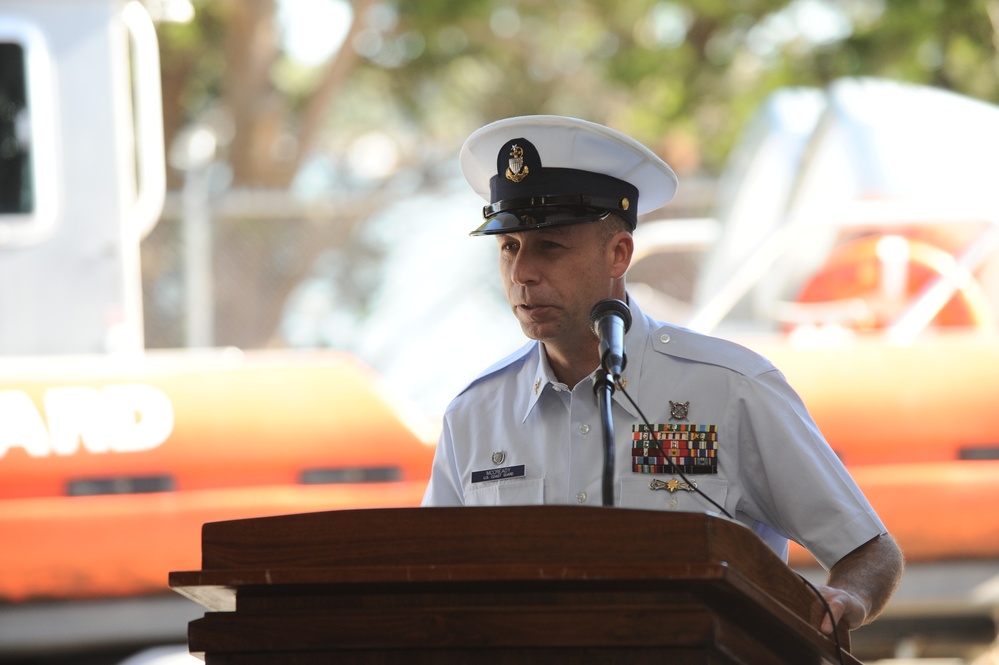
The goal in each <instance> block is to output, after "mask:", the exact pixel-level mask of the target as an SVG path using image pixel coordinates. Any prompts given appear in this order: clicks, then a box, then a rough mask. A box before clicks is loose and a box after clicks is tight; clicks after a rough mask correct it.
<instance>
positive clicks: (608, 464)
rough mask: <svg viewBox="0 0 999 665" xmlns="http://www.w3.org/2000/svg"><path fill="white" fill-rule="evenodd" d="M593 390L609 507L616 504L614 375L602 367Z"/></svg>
mask: <svg viewBox="0 0 999 665" xmlns="http://www.w3.org/2000/svg"><path fill="white" fill-rule="evenodd" d="M593 392H594V394H595V395H596V396H597V405H598V407H599V409H600V422H601V425H602V426H601V428H600V429H601V431H602V432H603V444H604V476H603V499H604V505H605V506H607V507H613V506H614V414H613V413H612V412H611V403H612V399H611V398H612V397H613V396H614V377H613V375H611V374H610V373H605V372H604V371H603V370H602V369H601V371H600V376H597V377H596V379H595V380H594V382H593Z"/></svg>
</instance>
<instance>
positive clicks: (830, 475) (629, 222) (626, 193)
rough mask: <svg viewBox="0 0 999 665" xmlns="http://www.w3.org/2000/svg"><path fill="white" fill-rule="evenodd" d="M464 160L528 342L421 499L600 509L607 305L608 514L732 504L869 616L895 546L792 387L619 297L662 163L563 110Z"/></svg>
mask: <svg viewBox="0 0 999 665" xmlns="http://www.w3.org/2000/svg"><path fill="white" fill-rule="evenodd" d="M461 166H462V170H463V172H464V174H465V177H466V179H467V180H468V182H469V184H471V186H472V187H473V189H475V190H476V191H477V192H478V193H479V194H481V195H482V196H483V198H485V199H486V200H487V201H488V202H489V205H488V206H486V207H485V209H484V211H483V216H484V218H485V222H484V223H483V224H482V226H480V227H479V228H478V229H477V230H476V231H474V232H473V233H472V235H492V236H495V238H496V240H497V242H498V247H499V252H500V273H501V276H502V279H503V284H504V288H505V290H506V294H507V298H508V300H509V302H510V306H511V308H512V309H513V312H514V314H515V315H516V316H517V319H518V320H519V321H520V324H521V327H522V329H523V331H524V334H525V335H526V336H527V337H529V338H530V339H531V340H534V341H533V342H531V343H529V344H527V345H526V346H525V347H523V348H522V349H521V350H520V351H518V352H516V353H514V354H513V355H511V356H510V357H508V358H505V359H504V360H502V361H500V362H498V363H497V364H495V365H493V366H492V367H490V368H489V369H487V370H486V371H485V372H484V373H483V374H482V375H481V376H480V377H479V378H478V379H476V380H475V381H474V382H473V383H472V384H471V385H470V386H468V387H467V388H466V389H465V390H464V391H463V392H462V393H461V394H459V395H458V397H456V398H455V399H454V401H453V402H452V403H451V405H450V406H449V407H448V409H447V412H446V414H445V417H444V429H443V433H442V435H441V439H440V442H439V444H438V447H437V453H436V457H435V461H434V467H433V473H432V476H431V479H430V484H429V486H428V487H427V492H426V496H425V497H424V505H426V506H457V505H466V506H473V505H474V506H485V505H524V504H545V503H547V504H580V505H601V487H602V484H601V482H602V473H603V462H602V460H603V441H602V428H601V417H600V410H599V406H598V400H597V398H596V397H595V395H594V378H595V377H596V378H598V379H599V378H600V377H605V376H606V372H605V371H603V370H601V369H600V367H601V355H600V350H599V347H598V342H597V339H596V338H595V337H594V334H593V332H592V330H591V325H590V314H591V311H592V310H593V307H594V305H595V304H596V303H598V302H600V301H602V300H605V299H609V298H613V299H618V300H621V301H625V302H627V304H628V307H629V309H630V313H631V318H632V321H633V323H632V324H631V327H630V329H629V330H628V332H627V334H626V335H625V348H626V349H627V364H626V366H625V369H624V371H623V373H622V375H621V379H620V382H619V389H618V391H617V392H615V394H614V396H613V404H612V412H613V421H614V434H615V437H614V446H615V448H616V453H615V463H614V471H615V473H614V478H613V494H614V499H613V501H614V505H615V506H620V507H624V508H644V509H655V510H673V511H707V510H711V511H716V512H724V513H725V514H727V515H729V516H731V517H733V518H734V519H736V520H738V521H740V522H742V523H744V524H746V525H748V526H749V527H750V528H752V529H753V530H754V531H755V532H756V533H757V535H759V536H760V537H761V538H762V539H763V540H764V541H765V542H766V543H767V544H768V545H769V546H770V547H771V548H773V549H774V551H776V552H777V553H778V554H780V555H782V556H784V557H785V559H786V556H787V547H788V539H792V540H794V541H796V542H799V543H801V544H802V545H804V546H805V547H806V548H807V549H808V550H809V551H810V552H812V554H813V555H814V556H815V557H816V559H817V560H818V561H819V562H820V563H821V564H822V565H823V566H824V567H825V568H826V569H827V570H829V578H828V580H827V584H826V586H824V587H821V588H820V590H821V591H822V593H823V595H824V596H825V598H826V599H827V601H828V602H829V606H830V608H831V611H832V613H833V615H834V616H835V618H836V619H837V620H839V619H840V618H841V617H842V618H843V620H844V621H845V622H846V624H847V626H848V627H849V628H855V627H857V626H860V625H862V624H863V623H866V622H869V621H871V620H873V618H874V617H875V616H877V614H878V613H879V612H880V611H881V610H882V609H883V608H884V606H885V605H886V604H887V602H888V599H889V598H890V597H891V594H892V593H893V592H894V590H895V588H896V587H897V585H898V581H899V579H900V577H901V573H902V555H901V552H900V551H899V549H898V547H897V546H896V544H895V542H894V540H893V539H892V538H891V536H890V535H889V534H888V533H887V532H886V530H885V527H884V525H883V524H882V523H881V520H880V519H879V518H878V516H877V515H876V514H875V512H874V510H873V509H872V508H871V506H870V504H869V503H868V502H867V500H866V499H865V498H864V496H863V495H862V493H861V492H860V490H859V489H858V488H857V486H856V485H855V484H854V482H853V480H852V479H851V478H850V476H849V474H848V473H847V471H846V469H845V468H844V467H843V465H842V464H841V463H840V461H839V459H838V458H837V457H836V455H835V454H834V453H833V452H832V450H831V449H830V447H829V445H828V444H827V443H826V441H825V439H824V438H823V436H822V434H821V433H820V432H819V430H818V428H817V427H816V425H815V423H814V422H813V420H812V418H811V416H810V415H809V414H808V411H807V409H806V408H805V406H804V404H803V403H802V402H801V400H800V398H799V397H798V396H797V394H796V393H795V392H794V390H792V389H791V387H790V386H789V385H788V384H787V382H786V381H785V379H784V377H783V376H782V375H781V373H780V372H779V371H778V370H777V369H775V368H774V367H773V365H771V364H770V362H769V361H767V360H766V359H764V358H762V357H761V356H759V355H757V354H755V353H753V352H752V351H749V350H748V349H745V348H743V347H741V346H738V345H736V344H733V343H730V342H727V341H724V340H720V339H717V338H713V337H709V336H706V335H701V334H697V333H694V332H691V331H688V330H684V329H682V328H677V327H673V326H669V325H666V324H663V323H661V322H658V321H655V320H653V319H651V318H650V317H648V316H646V315H644V314H643V313H642V311H641V310H640V308H639V306H638V303H636V302H635V301H634V300H632V299H631V298H630V297H629V296H628V294H627V292H626V289H625V273H626V271H627V269H628V266H629V264H630V262H631V258H632V253H633V250H634V243H633V239H632V236H631V233H632V231H633V230H634V228H635V226H636V224H637V220H638V215H639V214H643V213H647V212H650V211H652V210H655V209H657V208H659V207H661V206H663V205H665V204H666V203H668V202H669V201H670V200H671V199H672V198H673V195H674V193H675V191H676V176H675V175H674V173H673V171H672V169H670V167H669V166H668V165H667V164H666V163H665V162H663V161H662V160H661V159H660V158H659V157H657V156H656V155H655V154H654V153H652V152H651V151H650V150H648V149H647V148H645V147H644V146H642V145H641V144H639V143H638V142H636V141H634V140H633V139H631V138H630V137H627V136H625V135H623V134H621V133H619V132H616V131H614V130H611V129H608V128H606V127H602V126H600V125H595V124H593V123H589V122H585V121H582V120H577V119H573V118H563V117H557V116H525V117H520V118H511V119H508V120H501V121H499V122H496V123H493V124H491V125H487V126H486V127H483V128H482V129H480V130H478V131H477V132H475V133H474V134H473V135H472V136H471V137H469V139H468V140H467V141H466V143H465V145H464V147H463V148H462V151H461ZM625 391H626V393H627V396H625V395H624V394H623V393H624V392H625ZM629 396H630V398H631V400H633V401H634V404H632V401H631V400H629V399H627V397H629ZM636 405H637V408H636ZM832 629H833V626H832V622H831V621H830V620H829V619H828V618H826V619H825V620H824V623H823V625H822V630H823V631H824V632H826V633H831V632H832Z"/></svg>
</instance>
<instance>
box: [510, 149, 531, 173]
mask: <svg viewBox="0 0 999 665" xmlns="http://www.w3.org/2000/svg"><path fill="white" fill-rule="evenodd" d="M509 164H510V166H509V167H507V169H506V179H507V180H510V181H512V182H520V181H521V180H523V179H524V178H526V177H527V176H528V175H529V174H530V173H531V169H529V168H527V167H526V166H525V165H524V149H523V148H521V147H520V146H519V145H517V144H514V145H513V146H511V148H510V162H509Z"/></svg>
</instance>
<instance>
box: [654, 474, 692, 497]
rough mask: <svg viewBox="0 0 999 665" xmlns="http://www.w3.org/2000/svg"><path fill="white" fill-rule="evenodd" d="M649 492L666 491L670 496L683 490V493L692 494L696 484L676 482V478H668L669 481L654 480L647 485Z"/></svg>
mask: <svg viewBox="0 0 999 665" xmlns="http://www.w3.org/2000/svg"><path fill="white" fill-rule="evenodd" d="M649 489H650V490H666V491H667V492H669V493H670V494H672V493H673V492H675V491H677V490H684V491H685V492H693V491H695V490H696V489H697V483H696V482H694V483H689V484H688V483H685V482H684V481H682V480H677V479H676V478H670V479H669V480H659V479H658V478H654V479H653V480H652V482H651V483H649Z"/></svg>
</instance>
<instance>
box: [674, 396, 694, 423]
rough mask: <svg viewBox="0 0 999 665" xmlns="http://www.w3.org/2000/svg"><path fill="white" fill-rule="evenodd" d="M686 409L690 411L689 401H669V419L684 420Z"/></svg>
mask: <svg viewBox="0 0 999 665" xmlns="http://www.w3.org/2000/svg"><path fill="white" fill-rule="evenodd" d="M688 411H690V402H674V401H673V400H670V401H669V419H670V420H686V419H687V412H688Z"/></svg>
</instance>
